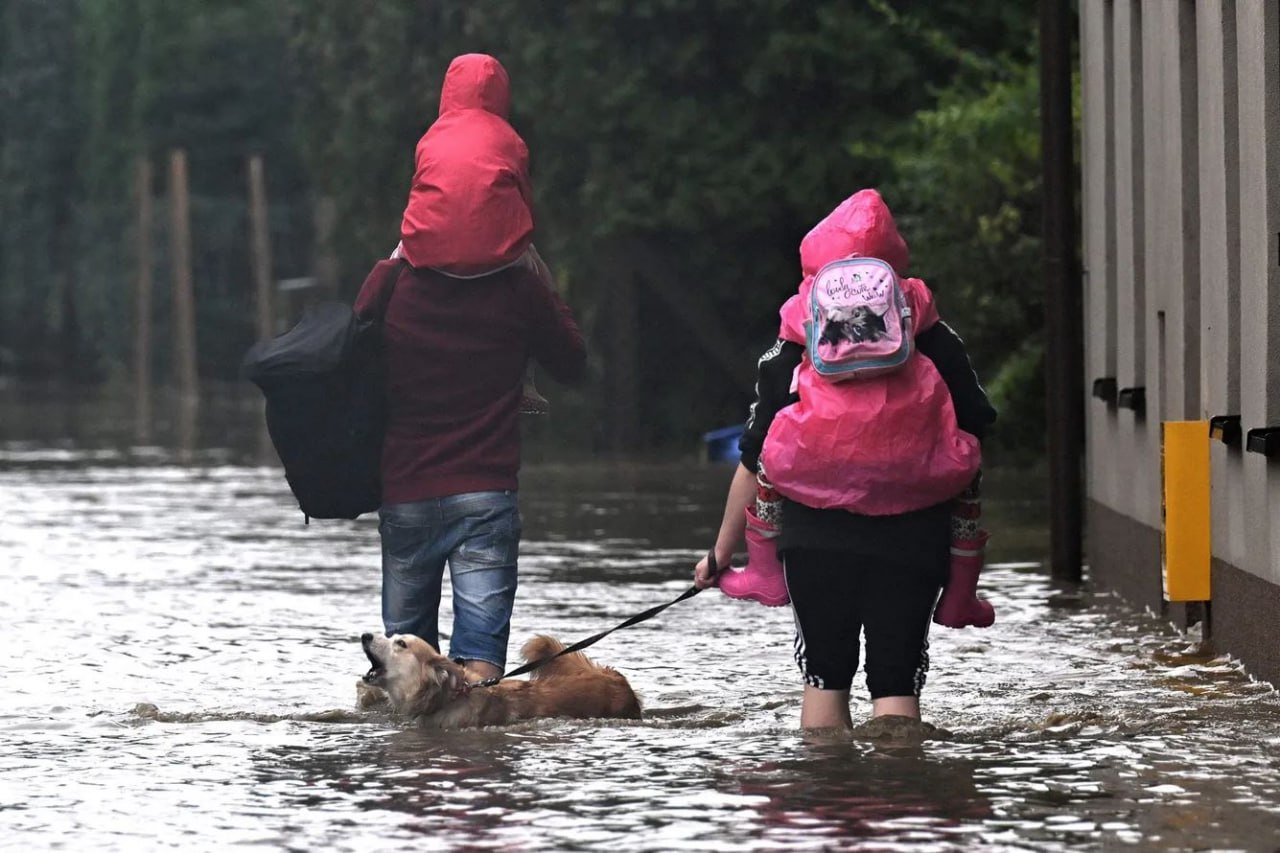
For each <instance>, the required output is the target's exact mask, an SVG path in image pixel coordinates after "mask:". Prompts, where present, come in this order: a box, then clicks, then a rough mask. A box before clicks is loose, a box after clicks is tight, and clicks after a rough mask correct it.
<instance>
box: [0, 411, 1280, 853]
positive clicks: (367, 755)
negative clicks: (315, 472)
mask: <svg viewBox="0 0 1280 853" xmlns="http://www.w3.org/2000/svg"><path fill="white" fill-rule="evenodd" d="M219 395H220V396H219ZM210 399H215V400H217V401H218V402H217V403H216V405H207V406H206V407H205V409H204V410H202V413H201V420H200V421H199V422H198V423H196V424H195V425H194V426H192V425H187V427H185V428H180V427H181V424H180V423H179V421H180V418H178V417H177V416H173V415H172V414H171V413H168V412H166V411H165V410H164V407H163V406H161V405H158V406H157V411H156V412H155V413H153V421H152V423H151V425H150V426H151V429H150V430H149V431H147V434H145V435H144V434H140V433H139V432H138V431H137V429H136V425H135V424H133V423H132V421H131V419H130V412H131V411H132V409H131V404H130V405H125V404H121V403H119V402H117V403H115V404H111V403H103V402H102V401H101V400H100V399H97V398H96V397H94V396H91V395H90V396H85V395H80V396H73V397H70V398H69V397H67V396H66V395H64V394H58V393H53V392H49V391H42V392H38V393H36V392H25V391H24V392H22V393H19V392H18V391H17V390H16V389H13V388H9V389H5V390H3V391H0V590H2V591H0V601H2V602H3V607H2V608H0V614H2V617H3V623H2V627H0V632H2V635H3V638H4V648H5V654H4V655H3V656H0V683H2V684H3V687H4V689H3V694H2V695H3V699H2V700H0V846H4V847H10V846H11V847H13V848H14V849H24V850H27V849H49V848H62V849H67V850H88V849H95V850H98V849H121V850H134V849H158V848H173V847H180V846H185V847H188V848H190V849H197V850H205V849H222V848H225V847H229V846H231V845H244V846H247V847H259V848H267V849H291V850H312V849H316V850H321V849H322V850H360V851H369V850H404V849H418V848H423V849H441V848H469V849H470V848H475V849H488V848H500V849H519V850H523V849H557V850H562V849H563V850H573V849H600V848H614V849H626V850H673V849H684V848H696V849H704V850H739V849H751V850H757V849H778V848H786V849H799V848H821V849H852V848H860V847H861V848H867V849H875V850H908V849H909V850H948V849H961V848H970V847H976V846H983V847H985V848H990V849H1008V850H1067V849H1071V850H1076V849H1114V848H1119V847H1132V848H1133V849H1143V850H1146V849H1188V850H1191V849H1243V850H1275V849H1277V847H1280V696H1278V695H1277V693H1276V692H1275V691H1274V690H1273V689H1272V688H1271V687H1270V686H1269V685H1267V684H1263V683H1259V682H1256V681H1253V680H1251V679H1250V678H1249V677H1248V675H1247V674H1246V673H1244V672H1243V671H1242V670H1241V669H1240V667H1239V666H1238V665H1237V664H1236V663H1235V662H1233V661H1231V660H1229V659H1224V658H1215V657H1212V656H1210V655H1208V654H1205V653H1203V652H1202V651H1201V648H1200V644H1199V643H1198V641H1197V638H1196V637H1194V636H1185V635H1180V634H1178V633H1175V632H1173V631H1172V630H1171V629H1170V628H1169V627H1168V626H1167V625H1164V624H1162V623H1161V622H1159V621H1157V620H1155V619H1153V618H1151V617H1150V616H1147V615H1143V614H1139V613H1135V612H1134V611H1132V610H1130V609H1128V608H1126V607H1125V606H1123V604H1122V603H1120V602H1119V601H1117V600H1116V599H1114V598H1112V597H1109V596H1106V595H1098V594H1095V593H1094V592H1093V591H1092V590H1090V589H1089V588H1088V586H1087V585H1086V586H1085V587H1084V588H1083V589H1081V590H1074V589H1068V588H1062V587H1058V586H1055V584H1054V583H1053V582H1051V581H1050V579H1049V578H1048V576H1047V574H1046V573H1045V572H1044V571H1043V569H1042V567H1041V564H1040V561H1041V559H1042V557H1043V555H1044V552H1045V550H1046V541H1045V533H1044V527H1043V519H1044V506H1043V501H1042V485H1043V484H1042V482H1041V481H1040V480H1039V479H1038V478H1037V477H1035V476H1034V475H1027V474H1020V473H1017V472H1000V471H996V472H993V473H992V475H991V476H990V477H989V480H988V493H989V498H988V500H987V514H988V518H989V520H990V524H991V526H992V528H993V529H994V531H995V535H996V540H995V542H994V544H993V549H992V555H991V559H992V563H993V564H992V565H991V567H990V568H989V570H988V571H987V573H986V574H985V575H984V578H983V588H984V590H985V593H986V595H987V596H988V597H989V598H990V599H991V600H992V601H993V602H994V603H995V605H996V609H997V614H998V621H997V623H996V625H995V626H994V627H993V628H991V629H988V630H975V629H968V630H964V631H948V630H945V629H940V628H935V630H934V634H933V637H932V648H931V659H932V670H931V672H930V676H929V684H928V687H927V688H926V693H925V696H924V709H925V717H926V719H927V720H928V721H929V722H930V723H931V724H933V725H934V726H936V727H937V728H938V729H939V731H937V732H933V733H932V734H931V736H930V737H927V738H921V737H918V736H917V735H918V734H919V733H918V732H909V731H908V732H904V731H901V730H896V729H891V730H888V731H883V730H878V729H875V728H869V727H862V728H861V729H860V730H859V731H857V732H855V733H854V734H852V735H810V736H806V735H804V734H802V733H801V732H800V731H799V729H798V728H797V716H798V708H799V694H800V688H801V684H800V679H799V677H798V674H797V672H796V670H795V666H794V663H793V662H792V659H791V640H792V636H791V633H792V624H791V618H790V614H789V612H788V611H787V610H786V609H767V608H763V607H759V606H756V605H752V604H748V603H743V602H735V601H730V600H728V599H726V598H724V597H723V596H720V595H719V594H718V593H715V592H714V591H712V592H708V593H704V594H702V595H699V596H697V597H695V598H693V599H691V600H689V601H687V602H683V603H681V604H679V605H677V606H675V607H673V608H671V609H670V610H667V611H666V612H665V613H663V614H662V615H661V616H659V617H658V618H656V619H654V620H652V621H649V622H645V623H643V624H641V625H638V626H636V627H634V628H630V629H628V630H625V631H621V632H618V633H616V634H613V635H611V636H609V637H608V638H606V639H605V640H604V641H602V642H601V643H599V644H598V645H597V646H595V647H594V648H593V649H592V654H593V656H594V657H596V658H597V659H598V660H600V661H601V662H604V663H608V664H609V665H612V666H615V667H617V668H618V669H620V670H622V671H623V672H624V673H625V674H626V675H627V676H628V677H629V678H630V680H631V682H632V684H633V685H634V686H635V687H636V689H637V691H638V692H639V693H640V694H641V696H642V699H643V701H644V703H645V706H646V709H647V713H646V718H645V719H644V720H642V721H640V722H638V723H620V722H579V721H559V720H553V721H541V722H537V723H533V724H524V725H517V726H512V727H508V728H499V729H489V730H482V731H472V732H453V733H443V734H442V733H439V732H428V731H423V730H421V729H418V728H416V727H415V726H414V725H412V724H411V723H408V722H405V721H401V720H396V719H392V718H390V717H388V716H387V715H386V714H385V713H381V712H361V711H357V710H356V707H355V683H356V680H357V678H358V677H359V675H360V673H361V672H362V671H363V670H364V669H365V668H366V662H365V659H364V656H363V654H362V653H361V651H360V646H359V641H358V638H359V635H360V633H361V632H363V631H366V630H376V629H378V627H379V624H378V588H379V573H378V545H377V532H376V526H375V523H374V521H373V519H369V518H365V519H361V520H359V521H356V522H313V523H312V524H311V525H310V526H304V525H303V524H302V517H301V514H300V513H298V511H297V508H296V505H295V504H294V503H293V502H292V500H291V497H290V495H289V493H288V490H287V487H286V486H285V484H284V481H283V478H282V476H281V473H280V471H279V469H278V468H276V467H275V466H274V465H272V464H269V462H263V459H264V457H263V456H262V455H261V446H260V438H259V434H260V430H259V428H258V424H257V417H258V416H257V407H256V400H255V399H254V398H253V397H252V396H251V395H244V394H242V393H240V392H238V391H235V390H228V389H221V390H220V391H219V392H218V393H217V394H212V393H211V397H210ZM552 417H553V418H554V414H553V415H552ZM538 455H539V456H540V457H541V456H543V454H538ZM690 457H691V458H692V457H693V453H692V451H691V454H690ZM729 474H730V471H729V469H727V468H724V467H718V466H707V465H699V464H696V463H693V462H690V461H675V462H671V463H647V464H643V465H623V464H607V463H600V462H595V463H581V464H574V465H552V464H549V463H540V464H537V465H532V466H529V467H528V468H527V470H526V471H525V474H524V477H523V483H522V493H521V501H522V511H523V514H524V518H525V539H524V542H523V544H522V549H521V563H520V572H521V585H520V590H519V593H518V596H517V602H516V613H515V617H514V620H513V631H512V645H513V647H518V645H519V643H520V642H521V641H522V640H523V639H524V638H526V637H527V636H528V635H530V634H532V633H534V632H549V633H553V634H556V635H558V636H560V637H562V638H564V639H566V640H569V639H578V638H580V637H583V636H586V635H588V634H592V633H595V632H596V631H599V630H602V629H603V628H605V627H609V626H611V625H613V624H614V623H616V622H618V621H620V620H621V619H623V618H624V617H626V616H628V615H630V614H632V613H635V612H637V611H640V610H643V609H645V608H648V607H650V606H652V605H654V604H657V603H660V602H662V601H665V600H669V599H671V598H673V597H674V596H676V595H677V594H679V593H680V592H681V591H682V590H684V589H685V588H687V586H688V584H689V576H690V569H691V566H692V563H693V561H694V560H695V559H696V557H697V556H698V555H699V554H700V553H701V551H702V550H703V549H705V548H706V547H707V545H708V544H709V543H710V541H711V537H712V535H713V531H714V529H715V527H716V525H717V524H718V521H719V515H720V504H721V501H722V500H723V491H724V487H725V485H726V483H727V480H728V477H729ZM445 601H446V605H445V608H444V613H443V615H442V624H443V625H444V626H445V627H446V630H447V626H448V624H449V621H450V613H449V608H448V604H447V602H448V597H447V590H446V599H445ZM513 658H514V655H513ZM862 689H863V687H862V678H861V676H860V677H859V679H858V681H857V682H856V683H855V691H856V692H859V693H860V692H861V691H862ZM866 714H867V703H866V701H865V699H862V698H861V697H860V698H859V703H858V705H857V706H856V707H855V719H861V718H865V716H866Z"/></svg>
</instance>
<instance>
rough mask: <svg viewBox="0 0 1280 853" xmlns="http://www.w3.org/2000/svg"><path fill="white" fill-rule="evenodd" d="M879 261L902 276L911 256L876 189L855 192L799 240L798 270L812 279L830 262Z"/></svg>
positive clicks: (891, 215)
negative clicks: (858, 257)
mask: <svg viewBox="0 0 1280 853" xmlns="http://www.w3.org/2000/svg"><path fill="white" fill-rule="evenodd" d="M850 255H861V256H862V257H864V258H879V259H880V260H882V261H884V262H886V263H888V264H889V266H891V267H893V268H894V270H895V271H896V272H897V273H898V275H899V276H901V275H904V274H905V273H906V271H907V264H908V263H910V260H911V255H910V253H909V252H908V251H907V241H906V240H903V239H902V235H901V234H899V233H898V226H897V224H896V223H895V222H894V221H893V214H892V213H890V212H889V207H888V205H886V204H885V203H884V199H882V198H881V197H880V193H878V192H876V191H875V190H871V189H867V190H858V191H857V192H856V193H854V194H853V195H851V196H849V197H848V198H847V199H845V200H844V201H842V202H840V206H839V207H837V208H836V209H835V210H833V211H831V212H830V213H828V214H827V216H826V218H824V219H823V220H822V221H821V222H819V223H818V224H817V225H815V226H813V228H812V230H810V231H809V233H808V234H806V235H805V237H804V239H803V240H801V241H800V270H801V271H802V272H803V273H804V274H805V275H806V276H811V275H814V274H816V273H817V272H818V270H820V269H822V268H823V267H824V266H826V265H827V264H829V263H831V262H832V261H838V260H840V259H841V258H847V257H849V256H850Z"/></svg>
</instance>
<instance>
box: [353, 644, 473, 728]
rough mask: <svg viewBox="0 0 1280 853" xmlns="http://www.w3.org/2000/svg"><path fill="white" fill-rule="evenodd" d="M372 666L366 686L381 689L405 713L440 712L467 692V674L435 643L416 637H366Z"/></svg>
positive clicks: (394, 705)
mask: <svg viewBox="0 0 1280 853" xmlns="http://www.w3.org/2000/svg"><path fill="white" fill-rule="evenodd" d="M360 644H361V645H362V646H363V647H364V653H365V655H366V656H367V657H368V658H369V663H370V664H371V666H370V668H369V671H368V672H367V673H365V675H364V681H365V683H366V684H371V685H373V686H374V687H381V688H382V689H383V690H385V691H387V695H388V696H389V697H390V698H391V705H392V707H393V708H395V710H396V711H397V712H399V713H402V714H415V715H417V714H430V713H433V712H435V711H439V710H440V709H441V708H443V707H444V706H445V705H447V704H449V702H451V701H452V700H453V699H454V698H456V697H457V696H459V695H461V694H462V693H464V692H465V691H466V687H467V675H466V672H465V671H464V670H463V668H462V666H461V665H459V664H457V663H454V662H453V661H451V660H449V659H448V658H447V657H445V656H444V655H442V654H440V653H439V652H437V651H436V650H435V649H433V648H432V647H431V644H430V643H428V642H427V641H426V640H424V639H422V638H421V637H415V636H414V635H413V634H395V635H393V636H391V637H386V636H383V635H381V634H365V635H363V636H362V637H361V638H360Z"/></svg>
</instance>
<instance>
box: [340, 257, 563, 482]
mask: <svg viewBox="0 0 1280 853" xmlns="http://www.w3.org/2000/svg"><path fill="white" fill-rule="evenodd" d="M397 277H398V279H397ZM393 279H397V280H396V281H395V282H394V284H395V290H394V292H393V293H392V295H391V299H390V302H389V304H388V307H387V313H386V320H385V325H384V328H385V334H386V342H387V371H388V395H389V401H390V412H389V424H388V427H387V437H386V442H385V443H384V445H383V449H382V500H383V503H388V504H393V503H408V502H411V501H419V500H426V499H427V498H435V497H443V496H445V495H456V494H461V493H463V492H481V491H496V490H504V489H515V488H517V473H518V472H519V470H520V423H519V418H520V414H519V411H520V392H521V386H522V379H523V377H524V371H525V366H526V364H527V362H528V360H529V359H530V358H533V359H534V360H535V361H537V362H538V363H539V364H540V365H541V366H542V367H543V368H545V369H546V371H547V372H548V373H550V374H551V376H552V378H554V379H557V380H559V381H561V382H566V383H576V382H579V381H581V380H582V378H583V377H584V375H585V373H586V348H585V346H584V344H583V340H582V333H581V332H580V331H579V330H578V326H577V324H576V323H574V321H573V317H572V315H571V314H570V312H569V308H568V306H566V305H565V304H564V302H563V301H562V300H561V299H560V297H559V296H557V295H556V294H555V292H554V291H552V290H551V289H550V288H549V287H547V286H546V285H545V284H543V283H542V282H541V281H540V280H539V278H538V276H537V274H536V273H534V272H532V271H531V270H530V269H528V268H526V267H525V266H523V265H516V266H512V267H509V268H507V269H504V270H501V271H499V272H496V273H491V274H490V275H486V276H482V277H480V278H473V279H457V278H451V277H449V276H446V275H443V274H441V273H438V272H435V271H433V270H429V269H415V268H413V267H410V266H407V265H404V264H402V263H401V262H400V261H382V262H380V263H379V264H378V265H377V266H375V267H374V268H373V271H372V272H370V273H369V277H368V278H367V279H365V282H364V285H363V286H362V287H361V288H360V294H359V296H357V297H356V303H355V310H356V313H358V314H360V315H361V316H369V315H370V314H372V313H374V312H375V311H376V307H375V306H377V305H379V304H380V303H381V300H382V299H383V298H384V297H385V295H386V294H387V292H388V290H387V289H388V288H389V287H391V286H392V284H393Z"/></svg>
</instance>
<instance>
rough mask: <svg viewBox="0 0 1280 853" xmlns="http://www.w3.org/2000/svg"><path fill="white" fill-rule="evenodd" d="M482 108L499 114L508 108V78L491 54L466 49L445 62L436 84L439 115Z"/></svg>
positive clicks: (504, 114) (505, 114) (500, 64)
mask: <svg viewBox="0 0 1280 853" xmlns="http://www.w3.org/2000/svg"><path fill="white" fill-rule="evenodd" d="M453 110H485V111H486V112H491V113H493V114H494V115H496V116H499V117H501V118H506V117H507V115H508V113H510V112H511V78H509V77H508V76H507V69H505V68H503V67H502V63H501V62H499V61H498V60H496V59H494V58H493V57H492V56H489V55H488V54H484V53H467V54H464V55H462V56H459V57H457V58H456V59H454V60H453V62H450V63H449V70H448V71H446V72H445V73H444V85H443V86H442V87H441V88H440V115H444V114H445V113H447V112H452V111H453Z"/></svg>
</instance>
